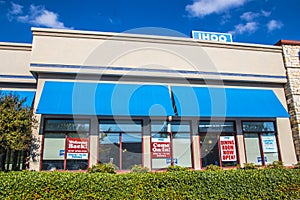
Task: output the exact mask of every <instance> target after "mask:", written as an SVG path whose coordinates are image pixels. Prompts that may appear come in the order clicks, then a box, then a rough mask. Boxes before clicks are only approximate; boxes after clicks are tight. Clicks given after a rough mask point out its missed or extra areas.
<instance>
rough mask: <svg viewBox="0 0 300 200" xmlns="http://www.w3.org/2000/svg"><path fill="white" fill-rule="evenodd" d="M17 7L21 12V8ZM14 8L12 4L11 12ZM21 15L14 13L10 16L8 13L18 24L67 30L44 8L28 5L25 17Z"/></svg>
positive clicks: (52, 13) (55, 16)
mask: <svg viewBox="0 0 300 200" xmlns="http://www.w3.org/2000/svg"><path fill="white" fill-rule="evenodd" d="M19 6H20V7H21V10H22V8H23V6H22V5H19ZM14 7H15V6H14V4H12V9H11V10H13V8H14ZM16 11H17V10H16ZM22 13H23V12H15V13H14V14H12V13H11V11H9V16H10V17H13V18H14V19H16V20H17V21H18V22H22V23H27V24H31V25H35V26H44V27H49V28H63V29H67V27H65V25H64V23H63V22H61V21H59V19H58V17H59V16H58V14H57V13H55V12H52V11H49V10H47V9H45V7H44V6H35V5H30V8H29V11H28V13H27V15H22Z"/></svg>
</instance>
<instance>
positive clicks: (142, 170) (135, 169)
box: [130, 165, 149, 173]
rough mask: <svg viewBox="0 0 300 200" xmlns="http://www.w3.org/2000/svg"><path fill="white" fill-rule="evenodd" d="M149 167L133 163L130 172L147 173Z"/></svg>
mask: <svg viewBox="0 0 300 200" xmlns="http://www.w3.org/2000/svg"><path fill="white" fill-rule="evenodd" d="M148 172H149V168H148V167H143V166H142V165H133V166H132V168H131V169H130V173H148Z"/></svg>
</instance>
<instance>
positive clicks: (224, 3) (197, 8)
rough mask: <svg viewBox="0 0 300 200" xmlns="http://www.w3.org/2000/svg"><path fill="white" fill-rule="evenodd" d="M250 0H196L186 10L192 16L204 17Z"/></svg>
mask: <svg viewBox="0 0 300 200" xmlns="http://www.w3.org/2000/svg"><path fill="white" fill-rule="evenodd" d="M247 1H248V0H195V1H194V2H193V4H190V5H187V6H186V7H185V10H186V11H187V12H188V13H189V14H190V15H191V16H192V17H204V16H206V15H210V14H213V13H223V12H226V11H227V10H229V9H231V8H236V7H239V6H242V5H244V4H245V3H246V2H247Z"/></svg>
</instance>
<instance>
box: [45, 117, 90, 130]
mask: <svg viewBox="0 0 300 200" xmlns="http://www.w3.org/2000/svg"><path fill="white" fill-rule="evenodd" d="M89 129H90V123H89V120H56V119H50V120H46V121H45V130H46V131H89Z"/></svg>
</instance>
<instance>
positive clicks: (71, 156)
mask: <svg viewBox="0 0 300 200" xmlns="http://www.w3.org/2000/svg"><path fill="white" fill-rule="evenodd" d="M67 159H80V160H81V159H82V160H87V159H88V154H87V153H67Z"/></svg>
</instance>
